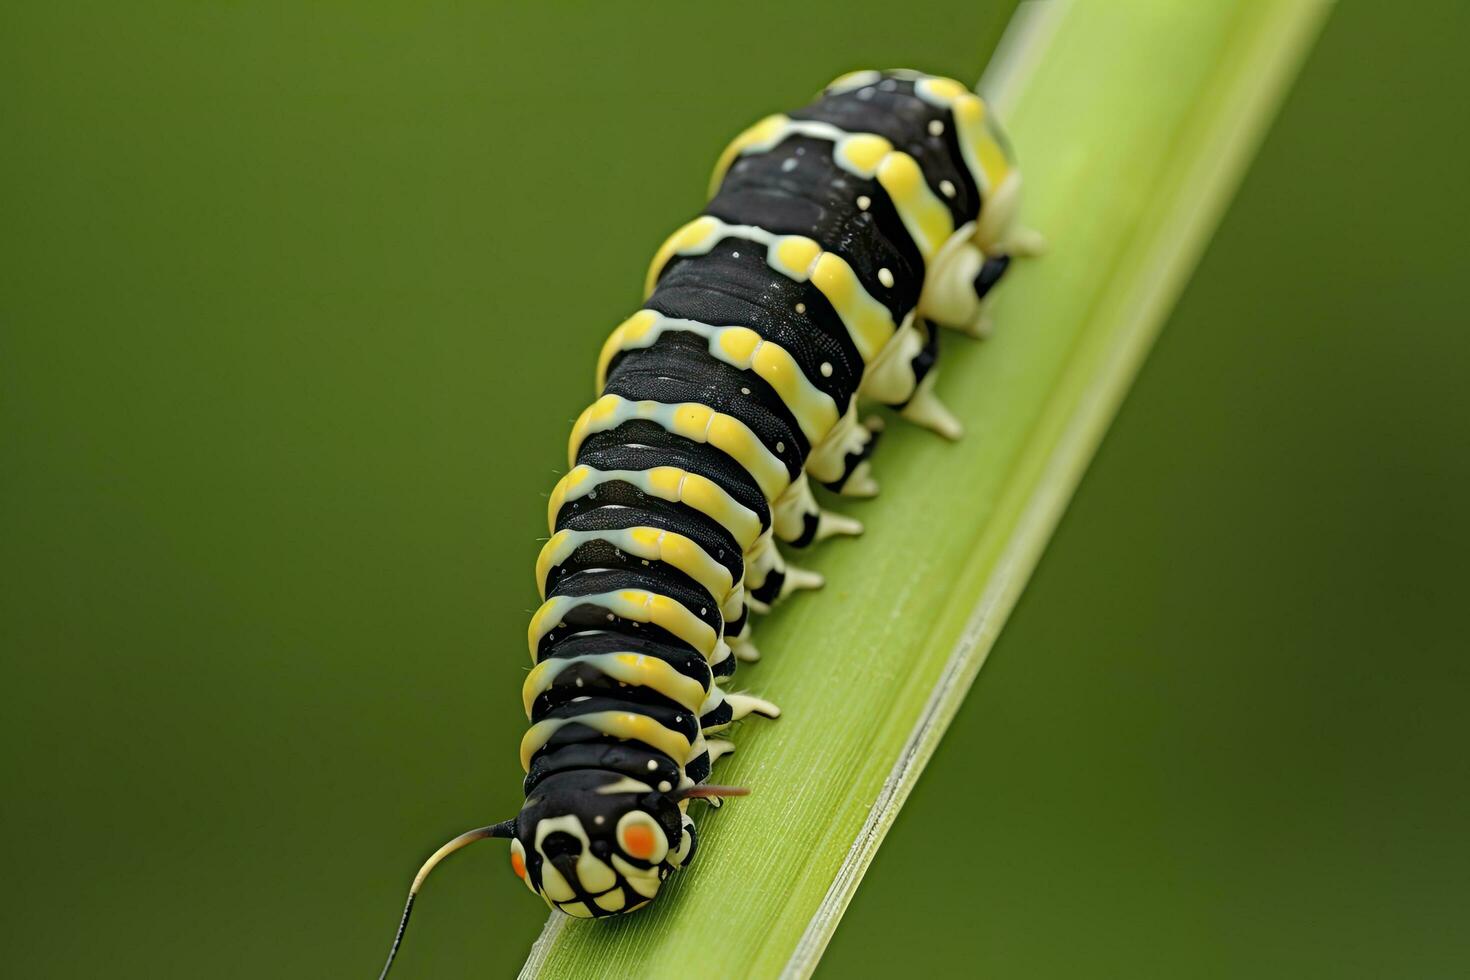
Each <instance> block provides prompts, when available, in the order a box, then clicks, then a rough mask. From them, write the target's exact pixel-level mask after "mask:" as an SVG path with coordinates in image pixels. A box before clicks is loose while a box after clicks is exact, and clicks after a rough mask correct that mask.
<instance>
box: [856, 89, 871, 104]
mask: <svg viewBox="0 0 1470 980" xmlns="http://www.w3.org/2000/svg"><path fill="white" fill-rule="evenodd" d="M857 97H858V98H860V99H862V100H863V101H864V102H866V101H868V100H869V99H871V98H872V97H873V90H872V89H871V88H860V89H858V94H857Z"/></svg>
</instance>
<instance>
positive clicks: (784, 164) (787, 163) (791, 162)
mask: <svg viewBox="0 0 1470 980" xmlns="http://www.w3.org/2000/svg"><path fill="white" fill-rule="evenodd" d="M796 164H797V159H796V157H787V158H786V159H785V160H782V161H781V170H782V172H783V173H788V174H789V173H791V171H793V170H795V169H796Z"/></svg>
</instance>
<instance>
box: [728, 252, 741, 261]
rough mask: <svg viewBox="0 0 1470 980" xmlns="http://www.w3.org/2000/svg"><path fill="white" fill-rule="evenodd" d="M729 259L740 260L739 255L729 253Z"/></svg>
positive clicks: (737, 253)
mask: <svg viewBox="0 0 1470 980" xmlns="http://www.w3.org/2000/svg"><path fill="white" fill-rule="evenodd" d="M730 258H732V259H738V258H740V253H739V252H731V253H730Z"/></svg>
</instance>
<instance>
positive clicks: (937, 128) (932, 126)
mask: <svg viewBox="0 0 1470 980" xmlns="http://www.w3.org/2000/svg"><path fill="white" fill-rule="evenodd" d="M929 135H930V136H943V135H944V123H943V121H942V120H939V119H931V120H929Z"/></svg>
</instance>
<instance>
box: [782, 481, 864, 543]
mask: <svg viewBox="0 0 1470 980" xmlns="http://www.w3.org/2000/svg"><path fill="white" fill-rule="evenodd" d="M771 514H772V526H773V527H774V529H775V533H776V537H778V538H780V539H781V540H782V541H785V542H787V543H788V544H791V545H794V546H795V547H798V548H804V547H806V546H807V545H809V544H811V543H812V542H814V541H825V540H826V539H827V538H830V537H833V536H834V535H838V534H847V535H854V534H861V533H863V525H862V523H861V522H860V521H856V520H854V519H852V518H851V517H846V516H844V515H842V514H837V513H834V512H832V511H830V510H823V509H822V508H821V507H820V506H818V504H817V500H816V498H815V497H813V496H812V488H811V482H810V481H809V480H808V479H807V475H806V473H802V474H801V476H799V477H797V478H796V479H795V480H794V481H793V482H792V484H791V486H789V487H787V488H786V492H785V493H783V494H781V496H780V497H779V498H777V500H776V502H775V503H774V504H772V505H771Z"/></svg>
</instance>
